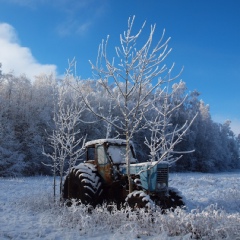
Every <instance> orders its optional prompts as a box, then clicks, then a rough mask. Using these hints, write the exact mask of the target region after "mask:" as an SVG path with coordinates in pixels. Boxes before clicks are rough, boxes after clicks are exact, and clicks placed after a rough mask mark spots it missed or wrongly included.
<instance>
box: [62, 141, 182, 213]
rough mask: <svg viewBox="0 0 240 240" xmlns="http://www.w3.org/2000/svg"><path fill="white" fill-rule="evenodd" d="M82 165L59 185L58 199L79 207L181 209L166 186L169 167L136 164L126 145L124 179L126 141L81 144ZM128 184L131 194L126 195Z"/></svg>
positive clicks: (178, 199)
mask: <svg viewBox="0 0 240 240" xmlns="http://www.w3.org/2000/svg"><path fill="white" fill-rule="evenodd" d="M85 149H86V161H84V162H82V163H80V164H79V165H77V166H74V167H73V168H71V169H70V170H69V172H68V174H67V175H66V176H65V179H64V182H63V188H62V189H63V190H62V198H63V199H64V200H66V201H68V203H70V202H71V201H72V200H73V199H74V200H75V201H78V202H80V203H82V204H86V205H91V206H97V205H98V204H102V203H103V202H106V203H109V204H110V203H116V204H117V206H118V207H120V206H123V205H126V204H128V205H129V206H130V207H131V208H136V207H137V208H151V207H152V206H159V207H161V208H162V209H169V208H173V209H174V208H176V207H178V206H179V207H183V206H184V201H183V198H182V196H181V194H180V193H179V192H178V191H177V190H176V189H173V188H169V186H168V175H169V164H168V162H166V161H161V162H143V163H139V162H138V161H137V159H136V155H135V150H134V147H133V144H132V142H130V151H129V160H130V166H129V172H130V176H131V180H130V181H129V179H128V174H127V172H128V171H127V164H126V140H122V139H98V140H93V141H89V142H86V143H85ZM129 183H130V184H132V186H131V187H132V191H131V192H129Z"/></svg>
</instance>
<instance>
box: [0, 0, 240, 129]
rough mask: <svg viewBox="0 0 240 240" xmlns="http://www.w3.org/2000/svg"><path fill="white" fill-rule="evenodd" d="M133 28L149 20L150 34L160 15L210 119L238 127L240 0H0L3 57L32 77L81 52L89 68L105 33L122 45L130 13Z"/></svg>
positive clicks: (175, 57) (8, 66)
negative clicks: (90, 61)
mask: <svg viewBox="0 0 240 240" xmlns="http://www.w3.org/2000/svg"><path fill="white" fill-rule="evenodd" d="M133 15H135V16H136V19H135V29H136V30H138V29H139V27H140V26H141V24H142V23H143V22H144V21H145V20H146V21H147V24H146V27H145V34H146V35H147V33H148V32H149V28H150V25H151V24H154V23H156V25H157V29H156V33H155V37H156V39H158V38H159V37H160V35H161V34H162V30H163V29H164V28H165V29H166V35H165V36H166V38H167V37H171V41H170V44H169V46H170V47H171V48H173V51H172V53H171V54H170V56H169V57H168V62H175V63H176V69H177V70H180V69H181V68H182V66H184V72H183V74H182V75H181V78H182V79H183V81H185V82H186V83H187V87H188V90H189V91H192V90H194V89H196V90H198V91H199V92H200V93H201V96H200V97H201V99H203V101H204V102H205V103H206V104H209V105H210V112H211V115H212V118H213V120H215V121H217V122H220V123H223V122H224V121H225V120H226V119H230V120H231V121H232V129H233V130H234V132H235V133H240V94H239V93H240V1H238V0H230V1H226V0H212V1H209V0H201V1H200V0H198V1H197V0H181V1H180V0H168V1H162V0H121V1H120V0H119V1H117V0H0V62H1V63H2V65H3V66H2V69H3V71H4V72H8V71H10V70H14V71H15V73H16V74H17V75H18V74H21V73H25V74H26V75H27V76H29V77H32V76H34V75H37V74H39V73H41V72H45V73H48V72H52V71H56V72H57V74H59V75H62V74H63V73H64V71H65V69H66V68H67V67H68V62H67V61H68V59H72V58H73V57H75V58H76V60H77V74H78V75H79V76H81V77H82V78H89V77H91V76H92V73H91V67H90V65H89V62H88V60H92V61H93V62H94V61H95V59H96V56H97V49H98V45H99V43H100V42H101V41H102V39H106V36H107V35H110V45H109V47H110V48H109V52H111V50H112V49H113V48H111V47H113V46H117V45H119V35H120V34H121V33H122V32H123V31H124V30H126V28H127V20H128V18H129V17H130V16H133Z"/></svg>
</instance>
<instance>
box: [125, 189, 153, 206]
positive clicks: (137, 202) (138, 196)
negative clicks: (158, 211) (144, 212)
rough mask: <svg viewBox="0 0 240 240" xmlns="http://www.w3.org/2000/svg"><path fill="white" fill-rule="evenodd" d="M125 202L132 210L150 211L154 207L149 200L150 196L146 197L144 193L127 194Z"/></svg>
mask: <svg viewBox="0 0 240 240" xmlns="http://www.w3.org/2000/svg"><path fill="white" fill-rule="evenodd" d="M126 202H127V203H128V205H129V206H130V207H131V208H132V209H135V208H147V209H150V208H152V206H153V205H154V203H153V201H152V200H151V199H150V196H149V195H147V194H146V193H145V192H144V191H141V190H140V191H137V190H136V191H133V192H132V193H129V194H128V195H127V198H126Z"/></svg>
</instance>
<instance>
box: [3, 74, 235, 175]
mask: <svg viewBox="0 0 240 240" xmlns="http://www.w3.org/2000/svg"><path fill="white" fill-rule="evenodd" d="M69 76H70V77H69ZM66 79H67V81H66ZM79 87H81V93H83V94H84V95H85V96H88V101H91V105H92V106H95V109H96V111H101V113H103V114H105V116H108V117H109V119H113V121H121V119H119V118H116V117H115V116H117V113H118V109H117V107H116V106H114V103H113V102H111V101H109V97H108V95H107V94H106V89H104V88H103V87H102V85H101V84H99V82H98V81H95V80H92V79H84V80H82V79H76V78H75V77H74V76H73V75H72V74H68V76H66V77H65V79H56V78H55V77H54V76H53V75H50V76H47V75H44V74H43V75H40V76H36V78H35V79H34V80H29V79H27V78H26V77H25V76H24V75H23V76H20V77H19V76H15V75H14V74H13V73H3V72H0V99H1V108H0V127H1V131H0V143H1V144H0V176H1V177H9V176H11V177H14V176H15V177H16V176H32V175H49V174H51V170H52V169H51V168H50V167H49V166H48V164H51V159H50V158H49V157H48V156H49V154H52V153H53V151H54V149H53V148H52V147H51V136H52V133H53V131H55V130H56V127H57V124H56V123H57V120H56V117H57V116H58V117H59V116H63V115H64V116H72V115H71V114H74V113H77V115H76V116H75V117H77V120H76V122H75V125H74V126H73V129H74V132H75V133H76V134H75V135H74V136H75V138H74V139H73V142H77V141H78V143H79V144H80V142H83V140H84V139H86V140H93V139H98V138H110V137H119V138H121V137H123V132H120V131H118V130H116V129H115V128H114V126H109V124H107V123H106V122H105V121H102V120H101V119H99V118H98V117H97V116H96V115H94V114H93V113H92V112H91V111H89V110H88V109H87V108H86V107H84V102H83V100H82V98H81V96H80V94H79V92H78V91H75V89H77V88H79ZM166 96H167V98H166ZM199 96H200V94H199V92H198V91H192V92H189V91H188V89H187V86H186V83H185V82H183V81H179V82H177V83H173V84H172V85H171V87H169V89H168V93H166V94H164V97H163V98H158V99H157V101H158V104H160V105H162V104H163V99H168V106H171V108H172V109H174V111H172V113H171V116H170V120H169V121H170V123H171V124H170V125H169V126H171V128H174V127H175V126H177V125H181V124H183V123H184V122H185V121H188V120H189V119H192V118H193V117H194V116H195V115H196V113H198V115H197V116H196V117H195V119H194V121H193V123H192V124H191V126H190V127H189V129H188V131H187V133H186V134H185V136H183V137H182V139H181V142H180V143H179V144H178V145H176V146H175V150H176V152H177V151H190V153H186V154H183V156H182V158H181V159H180V160H178V161H177V162H175V163H174V164H172V167H171V170H172V171H197V172H219V171H226V170H233V169H239V168H240V161H239V136H238V137H237V136H235V135H234V133H233V132H232V130H231V125H230V123H231V122H230V120H227V121H226V122H225V123H223V124H221V123H216V122H214V121H213V120H212V119H211V115H210V109H209V106H208V105H206V104H205V103H204V102H203V101H202V100H200V99H199V98H200V97H199ZM149 98H150V99H151V98H154V96H153V94H151V96H149ZM131 101H135V100H134V97H132V99H131ZM180 102H182V104H180V105H179V103H180ZM176 105H179V107H178V108H174V107H173V106H176ZM60 111H61V114H60V115H59V112H60ZM146 118H148V119H153V118H154V113H153V112H152V111H150V110H149V111H146ZM66 121H67V120H66ZM150 138H151V132H150V131H149V128H146V127H145V128H141V127H139V131H136V133H135V134H134V137H133V142H134V145H135V148H136V149H137V158H138V160H139V161H140V162H141V161H150V158H151V156H150V153H149V149H148V148H147V146H146V139H150ZM79 139H80V140H82V141H79ZM78 147H80V146H76V148H78ZM192 150H194V151H192ZM43 153H45V154H43ZM83 158H84V156H82V157H79V159H78V161H82V160H84V159H83Z"/></svg>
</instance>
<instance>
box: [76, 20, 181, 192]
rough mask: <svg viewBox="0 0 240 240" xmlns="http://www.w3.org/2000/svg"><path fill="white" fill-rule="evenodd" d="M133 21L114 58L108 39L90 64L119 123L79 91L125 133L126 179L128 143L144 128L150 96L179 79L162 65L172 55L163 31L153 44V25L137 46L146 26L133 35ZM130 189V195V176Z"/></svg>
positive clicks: (109, 121) (94, 110) (103, 116)
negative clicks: (145, 37)
mask: <svg viewBox="0 0 240 240" xmlns="http://www.w3.org/2000/svg"><path fill="white" fill-rule="evenodd" d="M134 19H135V17H133V18H129V20H128V28H127V31H125V32H124V33H123V34H122V35H120V46H119V47H116V48H115V50H116V57H114V58H113V59H110V58H109V57H108V54H107V47H108V41H109V37H108V38H107V40H106V41H102V43H101V44H100V46H99V51H98V57H97V61H96V64H93V63H92V62H90V63H91V66H92V69H93V72H94V76H95V78H96V80H97V82H98V84H100V85H101V86H102V88H103V89H104V91H105V94H106V96H107V98H108V99H109V101H111V102H112V104H114V105H115V108H116V109H117V110H118V117H119V121H117V122H116V121H115V122H113V121H111V119H109V118H108V116H107V115H106V112H104V111H102V110H103V109H102V108H101V107H99V108H98V109H96V108H94V106H93V105H92V103H91V98H89V97H88V96H85V95H84V93H83V91H82V88H78V91H79V92H80V93H81V96H82V97H83V100H84V102H85V104H86V106H87V108H88V109H89V110H90V111H91V112H92V113H93V114H95V115H96V116H97V117H99V118H100V119H102V120H104V121H106V122H107V123H109V124H111V125H112V126H113V127H114V128H115V129H117V130H118V131H119V132H122V133H123V134H124V136H125V138H126V164H127V174H128V176H130V174H129V173H130V168H129V165H130V159H129V151H130V145H129V142H130V140H132V138H133V136H134V134H136V132H137V131H139V130H140V129H141V128H142V127H143V126H142V125H141V124H142V123H143V119H144V116H145V115H146V112H148V111H149V110H150V108H151V104H152V94H153V93H154V92H155V91H156V90H157V89H158V88H160V87H161V86H163V85H164V84H167V83H169V82H172V81H173V80H175V79H176V78H177V77H178V75H177V76H175V77H170V76H171V73H172V72H173V67H174V64H173V65H172V66H171V67H170V68H168V67H167V66H166V64H165V63H164V60H165V59H166V57H167V56H168V55H169V53H170V52H171V49H168V43H169V40H170V38H168V39H166V40H164V35H165V31H163V33H162V36H161V38H160V39H159V41H158V42H157V43H156V44H154V41H153V36H154V33H155V28H156V25H153V26H151V28H150V33H149V36H148V38H147V39H146V41H145V43H143V45H142V46H139V44H140V41H139V38H140V36H141V34H142V32H143V30H144V26H145V23H144V24H143V25H142V27H141V29H140V30H139V31H138V32H137V33H136V34H134V33H133V25H134V24H133V23H134ZM172 75H173V74H172ZM129 186H130V192H131V178H130V177H129Z"/></svg>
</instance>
